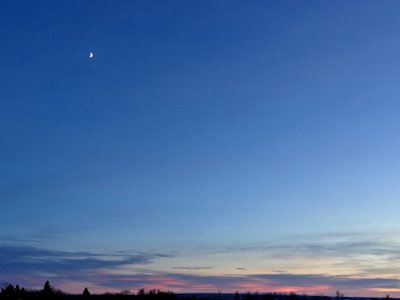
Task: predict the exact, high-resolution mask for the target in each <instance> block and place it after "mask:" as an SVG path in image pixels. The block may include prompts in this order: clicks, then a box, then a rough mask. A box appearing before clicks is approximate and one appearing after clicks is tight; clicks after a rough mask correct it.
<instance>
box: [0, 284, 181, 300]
mask: <svg viewBox="0 0 400 300" xmlns="http://www.w3.org/2000/svg"><path fill="white" fill-rule="evenodd" d="M125 298H126V300H128V298H129V299H132V300H133V298H135V300H176V295H175V294H174V293H172V292H163V291H160V290H148V291H146V290H145V289H140V290H139V291H138V293H137V294H132V293H131V292H130V291H129V290H125V291H122V292H121V293H116V294H110V293H106V294H103V295H91V294H90V292H89V290H88V288H85V289H84V290H83V292H82V294H80V295H70V294H67V293H64V292H62V291H60V290H57V289H55V288H54V287H53V286H51V285H50V282H49V281H46V283H45V284H44V286H43V289H41V290H28V289H25V288H20V287H19V285H16V286H15V287H14V286H13V285H12V284H5V285H4V287H3V288H2V289H1V291H0V300H114V299H118V300H125Z"/></svg>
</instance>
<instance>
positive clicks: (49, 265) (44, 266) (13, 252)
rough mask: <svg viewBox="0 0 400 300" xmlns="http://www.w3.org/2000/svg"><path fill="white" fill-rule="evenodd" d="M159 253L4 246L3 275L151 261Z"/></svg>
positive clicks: (0, 268)
mask: <svg viewBox="0 0 400 300" xmlns="http://www.w3.org/2000/svg"><path fill="white" fill-rule="evenodd" d="M157 257H160V255H159V254H143V253H134V254H127V253H125V254H121V253H117V254H114V253H112V254H99V253H90V252H68V251H56V250H48V249H40V248H34V247H17V246H1V247H0V274H20V273H21V272H25V273H26V272H32V273H35V272H36V273H53V272H56V273H62V272H69V271H75V272H79V271H86V270H97V269H107V268H111V269H112V268H118V267H122V266H126V265H143V264H149V263H150V262H152V261H153V260H154V259H155V258H157Z"/></svg>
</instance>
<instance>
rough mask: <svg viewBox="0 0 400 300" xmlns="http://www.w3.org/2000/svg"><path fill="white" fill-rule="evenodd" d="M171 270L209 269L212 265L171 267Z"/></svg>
mask: <svg viewBox="0 0 400 300" xmlns="http://www.w3.org/2000/svg"><path fill="white" fill-rule="evenodd" d="M171 269H173V270H209V269H213V267H171Z"/></svg>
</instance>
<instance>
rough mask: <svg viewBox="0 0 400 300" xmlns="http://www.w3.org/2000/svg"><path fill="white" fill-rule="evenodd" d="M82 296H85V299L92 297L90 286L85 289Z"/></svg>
mask: <svg viewBox="0 0 400 300" xmlns="http://www.w3.org/2000/svg"><path fill="white" fill-rule="evenodd" d="M82 296H83V299H88V298H90V293H89V290H88V288H85V289H84V290H83V293H82Z"/></svg>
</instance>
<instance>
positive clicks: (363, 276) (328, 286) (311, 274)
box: [0, 235, 400, 297]
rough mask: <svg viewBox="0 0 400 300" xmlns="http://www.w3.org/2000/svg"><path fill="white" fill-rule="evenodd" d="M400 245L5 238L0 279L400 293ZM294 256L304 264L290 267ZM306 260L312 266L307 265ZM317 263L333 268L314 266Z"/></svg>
mask: <svg viewBox="0 0 400 300" xmlns="http://www.w3.org/2000/svg"><path fill="white" fill-rule="evenodd" d="M399 250H400V248H399V243H398V242H397V240H396V239H395V238H393V236H383V235H380V236H379V237H373V236H371V237H370V238H369V239H367V238H365V236H358V237H357V236H356V237H354V236H351V238H350V237H348V236H341V237H340V238H338V237H335V236H333V237H332V239H331V240H329V239H325V240H323V241H321V242H319V243H317V242H314V241H312V240H311V239H309V240H308V241H296V242H292V243H290V244H289V243H287V244H275V245H265V244H264V245H262V244H258V245H244V246H243V245H241V246H237V247H230V248H221V249H220V250H218V251H206V253H204V252H203V253H197V254H196V253H195V254H193V256H191V257H189V259H188V257H184V254H182V253H179V252H175V254H174V256H171V255H169V254H163V253H142V252H136V251H118V252H114V253H107V254H104V253H93V252H69V251H57V250H49V249H41V248H35V247H24V246H9V245H7V246H4V245H3V246H0V282H1V281H9V282H14V283H20V284H23V285H27V286H30V287H41V286H42V284H43V282H44V281H45V280H47V279H50V280H51V281H52V283H53V284H54V285H55V286H56V287H59V288H62V289H64V290H67V291H69V292H79V291H80V289H81V288H82V285H83V284H85V286H89V287H90V288H91V289H92V291H94V292H105V291H112V292H115V291H120V290H122V289H130V290H133V291H135V290H138V289H140V288H147V289H150V288H159V289H163V290H172V291H174V292H193V291H194V292H216V291H217V290H222V291H224V292H234V291H236V290H238V291H240V292H246V291H260V292H290V291H294V292H297V293H309V294H327V295H332V294H334V293H335V291H336V290H340V291H341V292H342V293H344V294H345V295H358V296H360V295H365V296H379V297H381V296H385V295H386V294H390V295H391V296H400V278H399V277H398V276H397V270H398V267H399V265H400V255H399V254H398V253H400V251H399ZM231 254H234V256H232V257H234V258H232V263H233V265H232V266H231V268H230V269H229V270H228V269H224V268H223V267H221V265H217V264H218V260H216V259H215V258H218V257H223V258H224V259H228V261H229V257H230V256H229V255H231ZM196 255H200V256H196ZM243 257H244V258H245V259H244V260H242V261H239V258H243ZM210 258H213V259H210ZM207 259H210V260H209V261H208V260H207ZM251 259H254V260H256V262H258V259H260V263H259V264H260V265H263V264H265V265H268V264H272V263H275V264H277V265H279V264H280V262H286V263H287V262H289V263H288V265H286V267H285V268H282V269H279V268H280V266H278V268H267V267H266V268H265V269H264V270H263V271H260V269H253V268H252V265H251V264H250V265H246V262H248V261H251ZM205 262H207V264H206V263H205ZM208 262H209V263H208ZM212 262H213V263H212ZM292 262H293V265H294V264H297V265H300V267H298V269H296V268H295V267H292V268H291V266H292V265H291V263H292ZM198 263H199V264H198ZM200 263H204V265H201V264H200ZM236 263H238V264H239V263H240V264H239V266H237V265H235V264H236ZM307 264H309V265H310V266H309V268H305V267H304V265H307ZM318 264H320V265H322V266H323V267H324V266H328V267H330V268H331V269H329V268H327V269H326V270H325V271H321V270H322V269H318V268H317V267H315V268H314V266H318ZM160 266H161V267H160ZM288 266H289V267H288ZM306 267H307V266H306ZM277 270H279V271H277ZM337 270H345V271H346V273H343V272H342V273H341V272H336V271H337Z"/></svg>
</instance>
